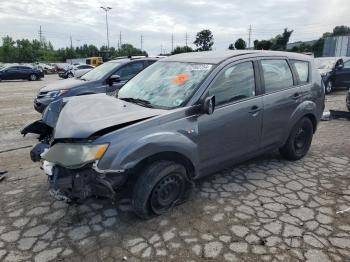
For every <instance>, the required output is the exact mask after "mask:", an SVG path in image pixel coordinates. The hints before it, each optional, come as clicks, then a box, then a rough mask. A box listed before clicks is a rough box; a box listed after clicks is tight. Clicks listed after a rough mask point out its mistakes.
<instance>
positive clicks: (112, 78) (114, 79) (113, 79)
mask: <svg viewBox="0 0 350 262" xmlns="http://www.w3.org/2000/svg"><path fill="white" fill-rule="evenodd" d="M120 81H121V79H120V76H119V75H111V76H110V77H109V79H108V84H109V85H110V86H111V85H113V83H118V82H120Z"/></svg>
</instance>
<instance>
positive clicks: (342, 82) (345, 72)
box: [334, 60, 350, 87]
mask: <svg viewBox="0 0 350 262" xmlns="http://www.w3.org/2000/svg"><path fill="white" fill-rule="evenodd" d="M334 74H335V77H334V86H337V87H348V86H350V60H349V61H346V62H345V63H344V67H342V68H337V69H335V72H334Z"/></svg>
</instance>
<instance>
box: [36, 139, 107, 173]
mask: <svg viewBox="0 0 350 262" xmlns="http://www.w3.org/2000/svg"><path fill="white" fill-rule="evenodd" d="M107 148H108V144H102V145H92V144H66V143H58V144H55V145H54V146H52V147H51V148H50V149H49V150H48V151H47V152H45V153H44V154H42V159H44V160H46V161H49V162H52V163H56V164H59V165H61V166H64V167H67V168H77V167H81V166H83V165H85V164H87V163H90V162H93V161H95V160H98V159H100V158H101V157H102V156H103V154H104V153H105V152H106V151H107Z"/></svg>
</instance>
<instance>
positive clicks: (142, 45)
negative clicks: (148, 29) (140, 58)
mask: <svg viewBox="0 0 350 262" xmlns="http://www.w3.org/2000/svg"><path fill="white" fill-rule="evenodd" d="M140 40H141V51H142V46H143V35H141V39H140Z"/></svg>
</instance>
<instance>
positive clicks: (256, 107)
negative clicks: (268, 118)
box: [249, 105, 261, 115]
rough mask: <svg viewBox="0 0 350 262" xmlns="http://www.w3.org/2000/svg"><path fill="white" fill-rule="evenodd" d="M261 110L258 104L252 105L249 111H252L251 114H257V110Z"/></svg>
mask: <svg viewBox="0 0 350 262" xmlns="http://www.w3.org/2000/svg"><path fill="white" fill-rule="evenodd" d="M260 110H261V108H259V107H258V106H257V105H254V106H252V107H251V108H250V111H249V113H251V114H253V115H254V114H256V113H257V112H259V111H260Z"/></svg>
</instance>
